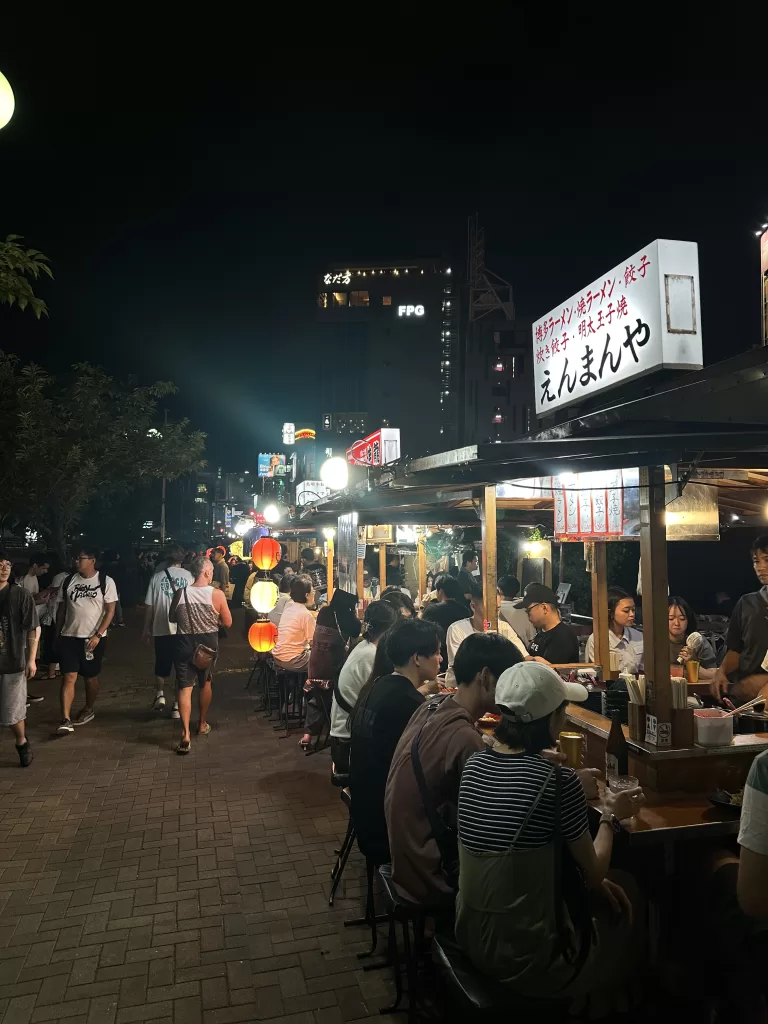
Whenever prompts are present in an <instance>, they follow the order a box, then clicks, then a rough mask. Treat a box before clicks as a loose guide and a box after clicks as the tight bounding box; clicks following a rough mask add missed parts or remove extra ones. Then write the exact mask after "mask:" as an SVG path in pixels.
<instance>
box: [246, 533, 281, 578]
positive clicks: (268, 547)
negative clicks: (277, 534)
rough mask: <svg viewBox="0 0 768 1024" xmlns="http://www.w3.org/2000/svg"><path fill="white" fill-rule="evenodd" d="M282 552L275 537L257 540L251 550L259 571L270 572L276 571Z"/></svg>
mask: <svg viewBox="0 0 768 1024" xmlns="http://www.w3.org/2000/svg"><path fill="white" fill-rule="evenodd" d="M281 556H282V551H281V549H280V545H279V544H278V543H277V541H276V540H275V539H274V538H273V537H262V538H261V540H257V541H256V543H255V544H254V545H253V548H252V549H251V558H252V559H253V564H254V565H255V566H256V568H257V569H262V570H264V571H265V572H269V570H270V569H274V568H275V566H276V565H277V563H278V562H279V561H280V558H281Z"/></svg>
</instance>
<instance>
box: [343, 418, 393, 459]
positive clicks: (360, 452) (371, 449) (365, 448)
mask: <svg viewBox="0 0 768 1024" xmlns="http://www.w3.org/2000/svg"><path fill="white" fill-rule="evenodd" d="M399 458H400V428H399V427H382V428H381V430H374V432H373V433H372V434H369V435H368V437H366V438H364V439H363V440H362V441H355V443H354V444H353V445H352V447H351V448H347V462H348V463H349V464H350V465H352V466H385V465H386V464H387V463H388V462H394V461H395V460H396V459H399Z"/></svg>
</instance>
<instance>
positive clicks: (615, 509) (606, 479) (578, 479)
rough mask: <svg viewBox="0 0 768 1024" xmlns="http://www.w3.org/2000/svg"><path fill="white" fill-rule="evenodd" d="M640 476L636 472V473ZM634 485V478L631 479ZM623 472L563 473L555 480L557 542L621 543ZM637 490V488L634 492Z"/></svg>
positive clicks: (623, 532)
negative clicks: (615, 541)
mask: <svg viewBox="0 0 768 1024" xmlns="http://www.w3.org/2000/svg"><path fill="white" fill-rule="evenodd" d="M634 472H635V473H636V472H637V471H636V470H635V471H634ZM632 480H633V483H635V481H634V478H632ZM624 487H625V482H624V480H623V478H622V471H621V470H616V471H611V472H602V471H601V472H595V473H563V474H562V475H561V476H559V477H553V478H552V493H553V497H554V501H555V539H556V540H568V541H571V540H573V541H576V540H579V541H583V540H610V539H614V540H619V539H620V538H622V537H625V536H626V526H627V525H628V524H627V523H626V522H625V516H624ZM632 489H633V490H636V486H635V487H633V488H632Z"/></svg>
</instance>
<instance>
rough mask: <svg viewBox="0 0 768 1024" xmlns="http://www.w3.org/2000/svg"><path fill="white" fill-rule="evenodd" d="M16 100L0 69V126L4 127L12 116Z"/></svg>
mask: <svg viewBox="0 0 768 1024" xmlns="http://www.w3.org/2000/svg"><path fill="white" fill-rule="evenodd" d="M15 106H16V101H15V99H14V98H13V89H12V88H11V83H10V82H9V81H8V79H7V78H6V77H5V75H4V74H3V73H2V71H0V128H5V126H6V125H7V124H8V122H9V121H10V120H11V118H12V117H13V111H14V108H15Z"/></svg>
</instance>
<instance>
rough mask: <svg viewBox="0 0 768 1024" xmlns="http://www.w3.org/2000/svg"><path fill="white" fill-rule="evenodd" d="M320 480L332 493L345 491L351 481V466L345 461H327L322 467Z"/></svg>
mask: <svg viewBox="0 0 768 1024" xmlns="http://www.w3.org/2000/svg"><path fill="white" fill-rule="evenodd" d="M320 479H321V480H322V481H323V483H324V484H325V486H326V487H329V488H330V489H331V490H332V491H343V490H344V488H345V487H346V486H347V483H348V481H349V466H348V465H347V463H346V460H345V459H342V458H338V457H337V458H334V459H326V460H325V462H324V463H323V464H322V466H321V467H320Z"/></svg>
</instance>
